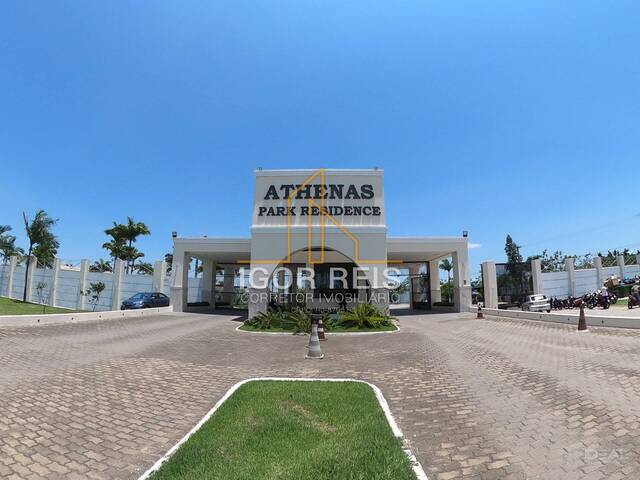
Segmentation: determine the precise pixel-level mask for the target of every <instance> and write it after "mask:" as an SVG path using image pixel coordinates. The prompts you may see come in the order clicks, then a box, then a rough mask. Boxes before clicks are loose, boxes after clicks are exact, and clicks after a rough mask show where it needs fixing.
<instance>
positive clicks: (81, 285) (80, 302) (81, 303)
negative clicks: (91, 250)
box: [76, 258, 89, 310]
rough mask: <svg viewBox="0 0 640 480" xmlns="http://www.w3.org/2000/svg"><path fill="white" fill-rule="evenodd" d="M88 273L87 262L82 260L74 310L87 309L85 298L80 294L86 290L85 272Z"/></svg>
mask: <svg viewBox="0 0 640 480" xmlns="http://www.w3.org/2000/svg"><path fill="white" fill-rule="evenodd" d="M88 271H89V260H87V259H86V258H85V259H82V260H81V261H80V279H79V280H78V299H77V301H76V308H77V309H78V310H84V309H85V308H86V307H87V301H86V300H87V297H86V296H85V295H83V294H82V292H84V291H85V290H86V289H87V272H88Z"/></svg>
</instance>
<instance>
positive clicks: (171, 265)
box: [164, 253, 173, 275]
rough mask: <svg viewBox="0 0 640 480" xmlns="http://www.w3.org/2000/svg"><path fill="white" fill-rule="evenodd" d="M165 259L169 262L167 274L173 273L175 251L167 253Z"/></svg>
mask: <svg viewBox="0 0 640 480" xmlns="http://www.w3.org/2000/svg"><path fill="white" fill-rule="evenodd" d="M164 261H165V262H166V264H167V272H166V273H167V275H170V274H171V268H172V267H173V253H165V254H164Z"/></svg>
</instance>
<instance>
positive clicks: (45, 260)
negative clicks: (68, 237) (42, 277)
mask: <svg viewBox="0 0 640 480" xmlns="http://www.w3.org/2000/svg"><path fill="white" fill-rule="evenodd" d="M59 247H60V243H59V242H58V240H57V239H56V238H55V237H52V238H50V239H49V240H47V241H45V242H43V243H40V244H38V245H36V246H35V247H34V248H33V255H34V256H35V257H36V259H37V260H38V265H40V266H41V267H45V268H52V267H53V262H54V260H55V259H56V254H57V253H58V248H59Z"/></svg>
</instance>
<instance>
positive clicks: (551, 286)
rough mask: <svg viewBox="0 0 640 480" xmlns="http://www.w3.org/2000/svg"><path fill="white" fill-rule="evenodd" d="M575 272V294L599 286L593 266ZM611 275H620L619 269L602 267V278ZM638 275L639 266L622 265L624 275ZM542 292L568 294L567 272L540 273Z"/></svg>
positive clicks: (561, 295) (583, 292) (581, 293)
mask: <svg viewBox="0 0 640 480" xmlns="http://www.w3.org/2000/svg"><path fill="white" fill-rule="evenodd" d="M575 272H576V296H582V295H584V294H585V293H587V292H589V291H591V290H595V289H596V288H599V287H601V285H598V284H597V275H596V269H595V268H585V269H582V270H575ZM611 275H618V276H620V269H619V268H618V267H617V266H615V267H604V268H603V269H602V278H607V277H610V276H611ZM636 275H640V266H638V265H627V266H625V267H624V277H625V278H630V277H631V278H632V277H635V276H636ZM542 292H543V293H544V294H545V295H546V296H548V297H558V298H566V297H568V296H569V274H568V273H567V272H548V273H543V274H542Z"/></svg>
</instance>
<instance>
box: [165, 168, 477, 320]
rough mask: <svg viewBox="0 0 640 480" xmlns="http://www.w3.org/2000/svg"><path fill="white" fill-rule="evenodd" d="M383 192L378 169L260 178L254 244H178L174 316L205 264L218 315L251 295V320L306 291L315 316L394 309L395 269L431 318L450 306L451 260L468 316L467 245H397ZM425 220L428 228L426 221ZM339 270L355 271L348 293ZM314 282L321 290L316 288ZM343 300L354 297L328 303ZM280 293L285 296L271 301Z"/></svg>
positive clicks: (422, 240) (440, 240) (415, 241)
mask: <svg viewBox="0 0 640 480" xmlns="http://www.w3.org/2000/svg"><path fill="white" fill-rule="evenodd" d="M383 186H384V175H383V171H382V170H378V169H372V170H333V169H332V170H325V169H319V170H257V171H255V193H254V202H253V212H252V221H251V237H250V238H215V237H201V238H183V237H176V238H175V239H174V245H173V267H172V286H171V305H172V306H173V309H174V311H184V310H186V309H187V298H188V288H189V287H188V285H189V282H188V276H187V273H188V265H189V262H190V261H191V259H192V258H197V259H199V260H200V261H201V262H202V265H203V276H202V281H201V285H200V287H199V288H201V289H202V291H201V297H200V298H201V299H202V300H203V301H205V302H208V303H209V304H210V305H211V306H212V307H215V305H216V303H218V304H229V303H231V302H232V301H234V298H237V296H238V294H240V293H243V294H244V296H245V299H246V302H247V303H248V309H249V316H250V317H251V316H253V315H255V314H256V313H258V312H262V311H266V310H267V308H268V307H269V303H270V302H278V301H284V302H286V301H289V300H291V299H294V298H297V299H299V298H300V295H298V294H299V293H301V292H304V293H305V298H306V300H305V306H306V307H308V308H311V309H318V310H323V309H333V308H340V307H341V308H345V307H346V308H349V306H350V304H354V303H357V302H364V301H369V302H372V303H376V304H379V305H380V306H386V304H387V303H388V302H389V289H388V288H386V286H385V279H386V278H388V277H385V275H389V272H388V270H387V267H394V268H397V269H399V270H400V271H401V272H402V273H403V274H407V275H409V279H410V281H409V291H410V294H409V299H410V304H411V307H412V308H415V309H429V308H431V307H432V305H433V304H434V303H437V302H440V300H441V295H440V278H439V274H438V272H439V269H438V264H439V262H440V260H441V259H443V258H446V257H449V256H450V257H452V260H453V267H454V268H453V281H454V286H453V287H454V288H453V292H454V299H453V304H454V305H453V309H454V310H455V311H465V310H467V309H468V307H469V306H470V305H471V285H470V278H469V260H468V252H467V238H465V237H389V236H387V225H386V212H385V203H384V189H383ZM416 213H417V212H416ZM415 220H416V222H422V221H426V219H424V218H420V216H418V215H416V219H415ZM335 267H342V268H343V269H344V270H345V271H346V272H347V274H346V280H347V282H346V284H345V283H344V282H341V283H340V284H338V282H337V281H336V279H335V278H332V275H333V271H332V268H334V270H335ZM354 267H356V268H354ZM220 272H223V275H222V277H223V278H224V281H220ZM311 273H313V278H314V285H311V284H310V283H309V282H307V281H306V277H308V276H310V275H311ZM258 277H260V278H259V280H260V281H259V282H258V281H257V280H258ZM289 277H291V278H289ZM216 278H218V282H216ZM247 278H253V279H255V280H256V282H251V281H247ZM216 284H217V285H216ZM281 287H282V288H281ZM336 291H337V292H339V293H344V294H345V295H343V296H341V297H338V296H330V295H326V294H327V293H329V292H332V293H335V292H336ZM273 292H277V293H281V295H280V294H279V295H267V294H270V293H273ZM347 294H350V295H347ZM338 298H339V299H338ZM391 298H392V300H393V297H391Z"/></svg>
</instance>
